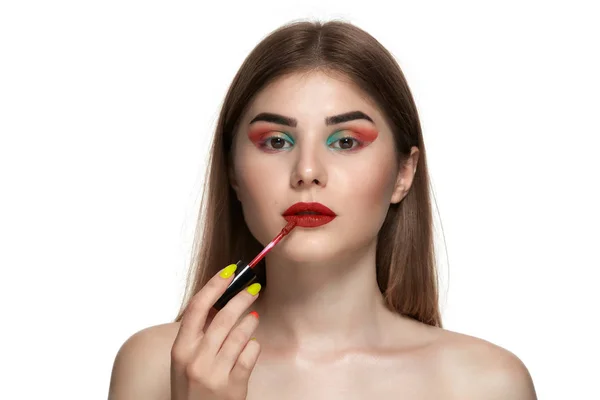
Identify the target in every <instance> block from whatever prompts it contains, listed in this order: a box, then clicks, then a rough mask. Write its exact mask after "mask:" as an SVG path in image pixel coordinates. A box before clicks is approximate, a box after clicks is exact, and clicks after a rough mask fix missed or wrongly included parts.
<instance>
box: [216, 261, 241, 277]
mask: <svg viewBox="0 0 600 400" xmlns="http://www.w3.org/2000/svg"><path fill="white" fill-rule="evenodd" d="M236 269H237V265H235V264H229V265H228V266H226V267H225V268H223V269H222V270H221V273H220V274H219V276H220V277H221V278H224V279H227V278H229V277H230V276H231V275H233V273H234V272H235V270H236Z"/></svg>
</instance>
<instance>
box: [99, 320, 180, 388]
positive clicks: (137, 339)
mask: <svg viewBox="0 0 600 400" xmlns="http://www.w3.org/2000/svg"><path fill="white" fill-rule="evenodd" d="M178 330H179V323H178V322H172V323H167V324H161V325H155V326H151V327H149V328H145V329H142V330H141V331H138V332H136V333H134V334H133V335H131V337H129V338H128V339H127V340H126V341H125V342H124V343H123V345H122V346H121V348H120V349H119V351H118V352H117V355H116V357H115V361H114V364H113V369H112V374H111V379H110V388H109V394H108V398H109V400H121V399H128V400H135V399H147V400H168V399H169V398H170V368H171V347H172V346H173V342H174V341H175V337H176V336H177V332H178Z"/></svg>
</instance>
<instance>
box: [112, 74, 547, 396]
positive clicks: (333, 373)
mask: <svg viewBox="0 0 600 400" xmlns="http://www.w3.org/2000/svg"><path fill="white" fill-rule="evenodd" d="M351 111H361V112H362V113H364V114H365V115H367V116H368V117H370V118H371V119H372V122H371V121H368V120H365V119H357V120H353V121H347V122H343V123H341V124H335V125H326V124H325V119H326V118H327V117H331V116H334V115H339V114H343V113H347V112H351ZM260 113H276V114H279V115H282V116H286V117H290V118H294V119H295V120H296V124H295V126H286V125H283V124H280V123H273V122H264V121H259V122H255V123H253V124H250V122H251V121H252V120H253V119H254V118H255V117H256V116H257V115H258V114H260ZM239 126H240V127H239V129H238V132H236V138H235V151H234V160H235V167H234V168H232V169H231V170H230V171H229V174H230V179H231V182H232V187H233V188H234V190H235V191H236V193H237V196H238V200H239V201H240V202H241V203H242V206H243V209H244V215H245V220H246V223H247V224H248V227H249V228H250V231H251V232H252V234H253V235H254V236H255V237H256V238H257V240H259V241H260V242H261V243H263V244H266V243H268V242H269V241H270V240H271V239H272V238H273V237H274V236H275V235H276V234H277V233H278V232H279V231H280V230H281V228H282V227H283V226H285V220H284V219H283V218H282V216H281V213H282V212H283V211H284V210H285V209H287V208H288V207H289V206H291V205H292V204H294V203H296V202H301V201H303V202H312V201H314V202H320V203H323V204H325V205H326V206H327V207H329V208H330V209H332V210H333V211H334V212H335V213H336V214H337V217H336V218H335V219H334V220H333V221H332V222H331V223H329V224H327V225H323V226H321V227H318V228H295V229H294V230H293V231H292V232H291V233H290V234H289V235H288V236H287V237H286V238H285V239H284V240H283V241H282V242H281V243H280V244H279V245H277V246H276V247H275V249H274V250H273V251H272V252H271V253H270V254H269V255H268V256H267V258H266V262H267V281H268V290H265V291H264V293H262V292H260V293H259V294H258V295H256V296H252V295H250V294H249V293H247V292H245V291H242V292H240V293H239V294H238V295H237V296H236V298H234V299H233V300H231V301H230V303H229V304H228V305H227V307H226V308H228V313H230V314H229V316H230V317H232V318H235V319H237V320H239V325H237V326H235V327H234V326H228V325H227V324H226V323H225V324H224V323H222V322H223V321H224V320H225V319H222V320H219V319H218V318H219V314H216V315H217V316H215V315H214V313H209V312H208V308H210V304H213V303H214V301H215V300H216V299H217V298H218V296H219V293H220V292H219V291H220V290H221V291H223V290H224V289H225V287H226V286H227V281H228V280H226V279H223V278H220V277H218V276H216V277H214V278H213V280H212V281H211V282H213V283H212V284H210V285H207V286H210V287H211V289H210V290H208V289H207V290H204V289H203V290H201V292H199V293H198V294H197V295H196V296H195V297H194V299H193V300H192V302H194V304H196V305H199V306H198V307H195V308H194V309H195V310H196V311H195V312H193V313H192V312H188V311H186V314H185V315H184V322H183V324H184V325H185V324H187V328H188V330H184V327H183V326H182V324H180V323H170V324H163V325H158V326H154V327H150V328H147V329H145V330H142V331H140V332H138V333H136V334H135V335H133V336H132V337H131V338H130V339H129V340H128V341H127V342H126V343H125V344H124V345H123V347H122V348H121V350H120V351H119V354H118V355H117V358H116V360H115V365H114V368H113V372H112V378H111V386H110V394H109V399H111V400H120V399H157V400H158V399H171V398H173V399H174V398H175V397H172V394H173V393H174V392H173V391H172V387H171V384H172V381H171V372H172V370H171V365H172V364H173V363H174V361H173V360H174V359H173V357H174V354H175V353H177V354H178V357H179V358H177V359H176V361H175V363H177V365H181V366H183V365H184V363H183V361H184V360H188V359H191V358H193V355H194V354H198V353H197V351H198V350H197V348H198V347H193V346H191V343H195V344H196V345H197V344H198V343H202V341H203V340H204V341H205V342H206V343H208V342H209V341H208V340H207V339H205V338H206V337H207V336H208V335H209V333H208V329H212V330H213V331H217V329H215V328H210V326H211V325H215V324H212V322H213V321H215V322H216V323H218V324H219V328H220V330H221V331H222V332H221V336H218V335H216V334H214V332H213V333H211V335H212V336H211V338H212V339H211V340H214V338H217V337H218V338H219V340H220V341H218V343H219V344H216V345H215V347H214V349H212V350H211V349H210V345H209V344H208V345H207V344H206V343H205V344H204V346H205V348H207V349H209V350H207V351H206V352H205V353H210V354H217V353H218V352H219V345H220V344H223V343H224V341H225V343H228V346H231V347H229V348H230V349H231V348H233V347H234V346H233V345H231V343H233V341H231V342H227V341H226V339H227V338H229V337H230V336H235V337H237V338H242V340H241V342H243V343H241V344H240V346H242V347H240V348H239V349H238V350H237V353H236V352H234V353H235V354H236V355H235V356H234V357H233V358H231V359H230V360H229V361H223V360H227V357H223V356H222V357H220V358H219V356H218V354H221V353H218V354H217V356H215V357H214V358H206V357H205V358H203V359H202V360H203V362H204V364H202V365H204V366H207V367H206V368H205V369H204V370H203V371H200V370H202V368H197V369H196V370H197V371H200V372H198V373H199V374H200V375H202V374H204V375H202V376H201V379H198V381H199V382H206V380H208V372H206V371H209V370H210V371H214V370H216V369H218V368H220V367H218V365H221V366H222V365H227V366H226V367H224V368H225V369H227V370H228V371H229V370H231V371H232V374H231V375H230V377H229V379H231V380H230V381H229V385H226V386H228V387H229V388H234V387H235V388H241V389H239V391H237V392H235V391H234V390H233V389H231V390H230V392H226V391H221V392H210V393H209V391H206V390H205V389H206V387H204V386H202V385H196V389H197V390H198V391H197V392H195V393H197V396H196V397H194V396H193V395H192V394H191V391H190V392H188V393H187V395H186V394H185V393H184V392H185V391H186V390H188V389H185V390H184V389H181V390H180V391H179V392H177V393H176V394H173V396H176V397H177V398H178V399H192V398H196V399H200V400H207V399H220V398H223V399H225V398H231V399H234V398H235V399H243V398H246V399H249V400H254V399H261V400H267V399H337V398H343V399H365V398H377V399H461V400H464V399H507V400H508V399H511V400H532V399H536V395H535V390H534V387H533V382H532V380H531V377H530V374H529V372H528V370H527V368H526V367H525V366H524V365H523V363H522V362H521V361H520V360H519V359H518V358H517V357H516V356H515V355H514V354H512V353H511V352H509V351H508V350H505V349H503V348H501V347H499V346H497V345H494V344H492V343H490V342H487V341H485V340H482V339H479V338H475V337H472V336H467V335H463V334H459V333H456V332H452V331H449V330H446V329H440V328H435V327H431V326H428V325H425V324H422V323H420V322H417V321H414V320H412V319H409V318H406V317H403V316H401V315H399V314H397V313H395V312H392V311H390V310H389V309H388V308H387V307H386V306H385V305H384V303H383V299H382V296H381V293H380V291H379V289H378V286H377V281H376V276H375V248H376V247H375V246H376V238H377V232H378V231H379V229H380V227H381V224H382V223H383V220H384V218H385V215H386V212H387V209H388V207H389V206H390V204H393V203H398V202H400V201H402V199H403V198H404V197H405V196H406V194H407V193H408V191H409V189H410V187H411V184H412V182H413V177H414V173H415V170H416V165H417V162H418V157H419V151H418V149H417V148H416V147H413V148H412V150H411V154H410V156H409V158H408V160H407V161H406V163H405V164H404V165H402V166H400V165H398V163H397V161H396V158H395V154H394V148H393V136H392V132H391V129H390V127H389V126H388V125H387V123H386V121H385V119H384V117H383V115H382V114H381V112H380V111H379V109H378V107H377V106H376V105H375V104H373V103H372V102H371V101H370V100H369V99H368V98H367V97H366V96H365V95H364V94H363V93H362V92H361V91H360V90H359V89H358V88H357V87H355V86H354V85H352V84H351V83H349V82H348V81H347V80H344V79H342V77H341V76H336V75H333V74H325V73H323V72H312V73H309V74H292V75H289V76H285V77H282V78H280V79H278V80H277V81H275V82H274V83H272V84H271V85H269V86H267V87H266V88H264V89H263V90H262V91H261V92H259V93H258V94H257V96H256V97H255V98H254V99H253V101H252V103H251V105H250V107H249V108H248V110H247V111H246V113H245V114H244V115H243V117H242V121H241V123H240V125H239ZM257 129H258V130H260V131H267V132H271V131H272V135H268V136H269V137H275V139H270V141H268V142H266V143H267V144H266V146H267V147H264V144H265V142H261V143H262V147H261V145H259V143H258V142H257V141H256V140H255V139H256V138H253V137H252V134H253V132H256V130H257ZM361 129H371V130H375V131H376V132H377V137H376V138H375V139H374V140H372V141H371V142H370V143H368V144H367V145H364V146H361V145H360V144H359V143H358V142H354V141H353V140H352V139H344V140H342V141H340V140H337V141H333V139H336V138H338V137H352V136H353V133H352V132H354V131H360V130H361ZM340 130H345V132H346V133H347V134H345V135H340V134H339V133H337V135H338V136H336V137H333V138H332V135H333V134H334V133H336V132H339V131H340ZM277 138H280V139H277ZM263 139H264V137H263ZM223 267H225V266H223ZM211 301H212V302H213V303H211ZM202 304H204V305H206V306H205V307H204V306H202ZM203 307H204V308H203ZM224 310H225V309H224ZM250 311H256V312H258V314H259V318H258V319H257V318H255V317H253V316H251V315H248V313H249V312H250ZM213 318H214V320H213ZM229 319H231V318H229ZM202 327H204V329H202ZM194 332H199V335H194ZM204 333H205V336H203V334H204ZM234 333H235V334H234ZM191 336H194V339H193V340H189V341H185V338H186V337H191ZM250 337H256V340H255V341H250V340H249V339H250ZM184 344H185V346H184ZM186 346H187V347H186ZM224 346H225V345H224ZM174 348H175V349H176V350H177V351H176V352H175V351H173V349H174ZM238 357H239V358H238ZM207 360H208V361H207ZM180 362H181V364H179V363H180ZM186 362H188V364H186V365H190V364H189V363H190V362H192V361H189V360H188V361H186ZM236 362H238V364H236ZM219 363H220V364H219ZM196 365H200V364H198V362H197V364H196ZM216 365H217V366H216ZM236 365H237V366H239V365H245V366H249V367H248V373H247V375H244V374H243V373H240V371H243V368H238V369H236V367H235V366H236ZM189 369H190V368H188V369H187V371H188V372H189ZM180 370H181V371H184V370H186V368H183V367H182V368H181V369H180ZM181 371H180V372H181ZM182 374H183V372H182ZM183 376H184V374H183V375H181V377H180V378H178V379H177V380H176V383H175V384H177V385H179V386H180V387H182V388H183V386H185V385H187V386H186V387H187V388H189V387H191V385H190V384H189V382H190V380H189V379H184V378H182V377H183ZM232 376H234V377H233V378H232ZM188 378H189V377H188ZM184 381H185V382H184ZM198 388H199V389H198ZM189 390H191V389H189ZM203 390H204V391H203ZM200 393H202V395H201V394H200Z"/></svg>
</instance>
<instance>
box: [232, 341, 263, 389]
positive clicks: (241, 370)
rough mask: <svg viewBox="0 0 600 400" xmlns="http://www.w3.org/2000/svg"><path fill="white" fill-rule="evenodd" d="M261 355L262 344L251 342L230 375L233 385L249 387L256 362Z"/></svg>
mask: <svg viewBox="0 0 600 400" xmlns="http://www.w3.org/2000/svg"><path fill="white" fill-rule="evenodd" d="M259 355H260V344H259V343H258V342H257V341H256V340H250V341H249V342H248V343H247V344H246V347H245V348H244V350H243V351H242V353H241V354H240V356H239V357H238V359H237V361H236V363H235V365H234V367H233V369H232V370H231V374H230V375H229V379H230V382H231V383H232V384H233V385H236V384H239V385H242V384H244V385H247V384H248V380H249V379H250V374H252V370H253V369H254V367H255V366H256V361H257V360H258V356H259Z"/></svg>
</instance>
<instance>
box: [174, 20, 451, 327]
mask: <svg viewBox="0 0 600 400" xmlns="http://www.w3.org/2000/svg"><path fill="white" fill-rule="evenodd" d="M310 71H324V72H326V71H334V72H336V73H342V74H343V76H346V77H348V78H349V79H350V80H351V81H352V82H353V83H354V84H356V85H358V86H359V87H360V88H361V89H362V90H363V91H364V92H365V93H367V94H368V95H369V96H370V97H371V99H373V100H374V101H375V102H376V104H377V105H378V106H379V108H380V110H381V111H382V113H383V115H385V117H386V118H387V122H388V124H389V126H390V127H391V129H392V131H393V134H394V139H395V145H396V153H397V156H398V160H399V161H400V163H402V162H404V161H406V159H407V156H408V155H409V154H410V150H411V147H412V146H417V147H418V149H419V153H420V154H419V159H418V164H417V170H416V174H415V176H414V179H413V183H412V186H411V188H410V190H409V192H408V194H407V195H406V197H405V198H404V199H403V200H402V201H401V202H400V203H398V204H391V205H390V208H389V210H388V213H387V216H386V219H385V222H384V224H383V226H382V228H381V231H380V232H379V235H378V242H377V256H376V265H377V267H376V268H377V282H378V285H379V289H380V290H381V293H382V294H383V296H384V298H385V301H386V304H387V305H388V307H389V308H390V309H392V310H394V311H396V312H398V313H400V314H402V315H405V316H408V317H411V318H413V319H416V320H418V321H421V322H423V323H425V324H428V325H433V326H438V327H442V321H441V316H440V311H439V304H438V298H439V293H438V282H437V270H436V261H435V252H434V240H433V219H432V213H431V201H430V195H429V174H428V171H427V162H426V157H425V147H424V145H423V137H422V133H421V125H420V121H419V117H418V114H417V109H416V106H415V103H414V100H413V98H412V94H411V92H410V90H409V87H408V84H407V83H406V80H405V78H404V74H403V73H402V71H401V70H400V67H399V65H398V64H397V62H396V61H395V60H394V57H393V56H392V55H391V54H390V53H389V52H388V51H387V50H386V49H385V48H384V47H383V46H382V45H381V44H380V43H379V42H378V41H377V40H376V39H375V38H374V37H372V36H371V35H370V34H368V33H367V32H365V31H364V30H362V29H360V28H358V27H356V26H355V25H352V24H350V23H347V22H344V21H336V20H333V21H328V22H325V23H323V22H318V21H317V22H309V21H295V22H291V23H288V24H286V25H284V26H282V27H280V28H278V29H276V30H274V31H273V32H271V33H270V34H269V35H268V36H267V37H265V38H264V39H263V40H262V41H261V42H260V43H259V44H258V45H257V46H256V47H255V48H254V50H253V51H252V52H251V53H250V54H249V55H248V57H247V58H246V59H245V60H244V62H243V64H242V66H241V67H240V69H239V71H238V72H237V74H236V76H235V77H234V79H233V82H232V83H231V86H230V88H229V91H228V92H227V95H226V97H225V99H224V103H223V106H222V109H221V112H220V115H219V120H218V124H217V127H216V131H215V135H214V138H213V142H212V147H211V150H210V159H209V163H208V169H207V171H206V174H207V175H206V179H205V181H204V185H205V186H204V192H203V194H202V200H201V206H200V215H199V219H198V223H197V226H196V233H195V237H194V245H193V250H192V251H193V253H192V260H191V265H190V269H189V275H188V280H187V286H186V291H185V296H184V299H183V302H182V305H181V308H180V310H179V313H178V315H177V318H176V320H175V321H180V320H181V317H182V315H183V312H184V311H185V308H186V307H187V304H189V301H190V299H191V298H192V296H193V295H194V294H196V293H197V292H198V291H199V290H200V289H201V288H202V287H203V286H204V285H205V284H206V282H207V281H208V280H209V279H210V278H211V277H212V276H213V275H215V274H216V273H217V272H218V271H219V270H220V269H222V268H223V267H225V266H226V265H228V264H230V263H231V262H235V261H237V260H239V259H243V260H251V259H252V258H254V256H255V255H256V254H258V253H259V252H260V251H261V250H262V245H261V244H260V243H259V242H258V241H257V240H256V239H255V238H254V237H253V236H252V234H251V233H250V231H249V229H248V227H247V226H246V223H245V221H244V217H243V214H242V207H241V204H240V203H239V201H238V200H237V197H236V195H235V192H234V191H233V189H232V187H231V185H230V181H229V177H228V168H229V167H230V165H231V163H232V162H233V159H232V156H231V154H232V143H233V136H234V132H235V131H236V128H237V126H238V123H239V120H240V118H241V116H242V114H243V113H244V111H245V110H246V109H247V106H248V104H249V103H250V101H251V99H252V98H253V96H254V95H255V94H256V93H258V92H259V91H260V90H261V88H263V87H264V86H266V85H267V84H269V83H270V82H272V81H274V80H275V79H276V78H278V77H281V76H283V75H286V74H290V73H296V72H310ZM399 165H401V164H399ZM261 264H262V265H260V264H259V266H257V267H256V270H257V273H258V274H259V281H260V282H261V283H262V285H263V287H264V289H263V290H265V289H266V286H267V285H266V283H267V282H266V279H265V274H264V260H263V261H262V262H261Z"/></svg>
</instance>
